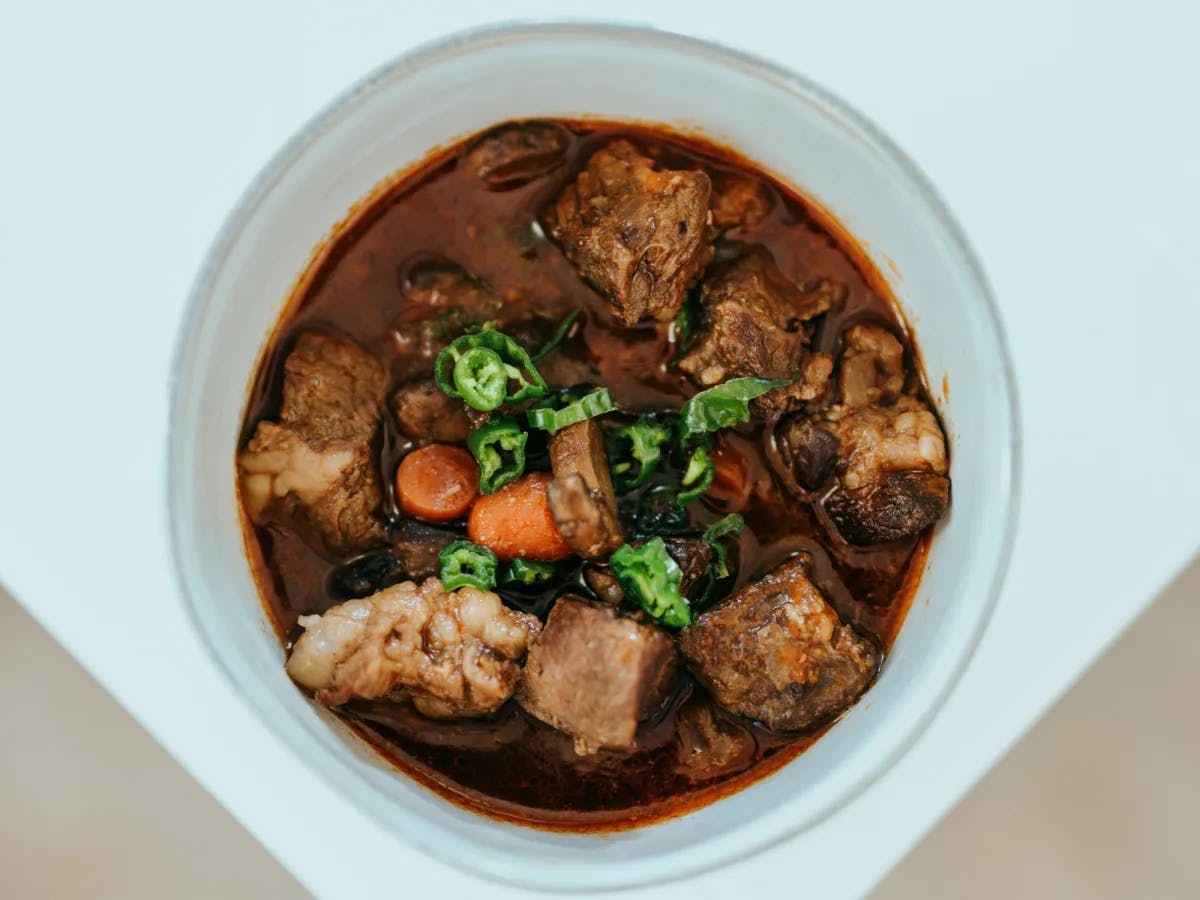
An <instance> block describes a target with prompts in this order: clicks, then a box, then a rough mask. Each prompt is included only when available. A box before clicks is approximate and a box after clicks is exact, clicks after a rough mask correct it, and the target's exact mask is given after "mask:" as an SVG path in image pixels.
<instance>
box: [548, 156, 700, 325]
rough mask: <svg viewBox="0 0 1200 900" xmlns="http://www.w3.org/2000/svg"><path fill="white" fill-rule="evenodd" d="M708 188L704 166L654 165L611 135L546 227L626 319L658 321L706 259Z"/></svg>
mask: <svg viewBox="0 0 1200 900" xmlns="http://www.w3.org/2000/svg"><path fill="white" fill-rule="evenodd" d="M711 190H712V184H711V182H710V180H709V177H708V175H707V174H705V173H704V172H701V171H672V170H659V169H655V163H654V160H652V159H651V158H650V157H648V156H645V155H644V154H642V153H640V152H639V151H638V150H637V149H636V148H635V147H634V146H633V144H631V143H630V142H629V141H626V140H616V141H612V142H611V143H609V144H606V145H605V146H604V147H602V148H601V149H599V150H597V151H596V152H595V153H593V154H592V156H591V158H590V159H589V160H588V163H587V166H586V167H585V168H584V169H583V171H581V172H580V173H579V177H578V178H577V179H576V180H575V181H574V182H573V183H572V184H570V185H568V186H567V187H566V188H565V189H564V190H563V192H562V193H561V194H559V196H558V198H557V200H556V201H555V202H554V204H553V205H552V206H551V208H550V209H549V210H548V211H547V212H546V214H545V225H546V230H547V233H548V234H549V235H550V236H551V238H553V239H554V240H555V241H556V242H557V243H558V244H559V246H560V247H561V248H562V251H563V253H564V254H566V256H567V258H568V259H570V260H571V261H572V262H573V263H575V265H576V267H577V268H578V269H579V271H580V273H581V274H582V275H583V277H584V278H585V279H587V280H588V281H589V282H590V283H591V284H592V286H593V287H595V288H596V289H597V290H598V291H600V293H602V294H603V295H604V296H605V297H607V298H608V300H609V302H610V303H611V304H612V308H613V312H614V313H615V314H616V315H617V316H618V317H619V318H620V319H621V320H622V321H623V322H624V323H625V324H627V325H632V324H634V323H635V322H637V321H638V320H640V319H642V318H647V317H649V318H652V319H657V320H659V321H663V322H665V321H669V320H670V319H672V318H674V317H675V314H676V313H677V312H679V308H680V307H681V306H682V305H683V301H684V297H685V295H686V293H687V290H688V288H689V287H691V286H692V284H693V283H694V282H695V281H696V279H697V278H698V277H699V275H700V273H701V272H702V271H703V270H704V267H705V266H706V265H708V262H709V260H711V259H712V253H713V248H712V239H713V234H714V231H713V228H712V224H711V223H712V216H711V214H710V212H709V209H708V199H709V194H710V193H711Z"/></svg>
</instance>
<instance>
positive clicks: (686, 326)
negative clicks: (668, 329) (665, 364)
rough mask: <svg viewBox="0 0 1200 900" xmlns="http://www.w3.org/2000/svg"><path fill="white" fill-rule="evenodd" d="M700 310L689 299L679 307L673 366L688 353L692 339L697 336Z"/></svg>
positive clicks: (676, 320)
mask: <svg viewBox="0 0 1200 900" xmlns="http://www.w3.org/2000/svg"><path fill="white" fill-rule="evenodd" d="M699 319H700V310H699V309H698V308H697V304H696V302H695V301H694V300H692V299H691V298H689V299H688V300H686V301H685V302H684V304H683V306H681V307H679V312H678V313H676V314H675V323H674V324H675V334H674V338H675V358H674V359H673V360H671V365H672V366H673V365H675V364H676V363H677V362H678V361H679V358H680V357H681V356H683V355H684V354H685V353H687V352H688V350H689V349H690V348H691V346H692V338H694V337H695V336H696V326H697V325H698V324H699Z"/></svg>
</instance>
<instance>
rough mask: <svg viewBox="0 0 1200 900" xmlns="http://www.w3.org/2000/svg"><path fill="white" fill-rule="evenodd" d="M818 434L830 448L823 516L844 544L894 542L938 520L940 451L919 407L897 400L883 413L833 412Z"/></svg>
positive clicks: (942, 490)
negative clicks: (833, 459)
mask: <svg viewBox="0 0 1200 900" xmlns="http://www.w3.org/2000/svg"><path fill="white" fill-rule="evenodd" d="M822 428H824V429H828V430H829V431H830V432H831V433H832V434H833V436H834V437H835V438H836V439H837V441H838V459H837V466H836V469H837V480H838V483H837V486H836V487H835V488H834V490H833V491H832V492H831V493H830V494H829V496H828V497H826V499H825V509H826V511H827V512H828V513H829V516H830V518H832V519H833V521H834V523H835V524H836V525H837V527H838V530H839V531H840V532H841V533H842V535H843V536H844V537H845V538H846V539H847V540H848V541H851V542H852V543H855V544H878V543H882V542H885V541H895V540H899V539H900V538H902V537H907V536H909V535H913V534H918V533H920V532H921V531H923V530H924V529H925V528H927V527H928V526H930V525H932V524H933V523H934V522H936V521H937V520H938V519H940V518H941V517H942V515H943V514H944V513H945V511H946V507H947V506H948V505H949V503H950V479H949V478H948V477H946V473H947V472H948V471H949V463H948V461H947V459H946V443H945V438H944V436H943V435H942V429H941V426H940V425H939V424H938V420H937V418H936V417H935V416H934V415H933V413H932V412H931V411H930V409H929V407H928V406H926V405H925V403H924V402H922V401H921V400H918V399H917V398H916V397H911V396H908V395H904V396H902V397H900V398H899V399H898V400H896V401H895V402H894V403H892V404H891V405H890V406H865V407H862V408H860V409H848V408H844V407H843V408H835V409H833V410H830V412H829V413H827V414H826V422H825V424H824V425H822Z"/></svg>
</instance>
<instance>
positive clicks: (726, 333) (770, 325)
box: [679, 250, 845, 417]
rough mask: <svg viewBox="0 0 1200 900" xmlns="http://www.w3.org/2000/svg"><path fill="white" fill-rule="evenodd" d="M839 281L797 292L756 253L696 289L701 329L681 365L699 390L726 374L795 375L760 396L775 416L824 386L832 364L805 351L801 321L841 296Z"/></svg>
mask: <svg viewBox="0 0 1200 900" xmlns="http://www.w3.org/2000/svg"><path fill="white" fill-rule="evenodd" d="M844 291H845V289H844V287H843V286H842V285H840V284H838V283H836V282H832V281H821V282H819V283H818V284H817V285H816V286H815V287H814V288H813V289H812V290H801V289H800V287H798V286H797V285H796V284H795V283H794V282H792V281H791V279H789V278H788V277H787V276H786V275H784V274H783V273H782V272H781V271H780V270H779V267H778V266H776V265H775V263H774V261H773V260H772V259H771V258H770V256H769V255H767V253H766V252H765V251H761V250H759V251H755V252H752V253H749V254H747V255H746V256H743V257H741V258H740V259H738V260H736V261H735V262H734V263H732V264H731V265H729V266H727V267H726V268H725V269H723V270H722V271H720V272H718V273H717V274H715V275H713V276H711V277H709V278H707V279H706V280H705V282H704V284H703V286H702V288H701V292H700V306H701V313H700V329H699V332H698V333H697V336H696V340H695V343H694V344H693V345H692V347H691V349H690V350H688V352H687V353H686V354H685V355H684V356H683V358H682V359H681V360H680V361H679V368H680V369H682V370H683V371H684V372H686V373H687V374H688V375H690V376H691V377H692V379H693V380H694V381H695V382H696V383H697V384H699V385H700V386H701V387H711V386H712V385H715V384H720V383H721V382H723V381H727V380H729V379H730V378H741V377H745V376H755V377H760V378H794V377H797V376H798V380H797V381H796V383H795V384H793V385H790V386H788V387H784V388H779V389H778V390H775V391H771V392H770V393H768V394H765V395H763V396H762V397H760V398H758V399H757V400H756V401H754V402H755V405H756V407H757V408H758V409H759V411H760V412H762V413H763V414H764V415H766V416H776V417H777V416H779V415H781V414H782V413H783V412H785V411H786V410H788V409H790V408H793V407H795V406H797V405H799V404H800V403H802V402H804V401H808V400H813V399H815V398H817V397H819V396H821V394H823V393H824V391H825V383H826V381H828V379H829V375H830V373H831V372H832V371H833V361H832V360H831V359H830V358H829V357H828V356H826V355H825V354H823V353H811V352H809V351H808V349H807V347H808V340H809V329H808V327H806V323H808V322H809V321H811V320H812V319H814V318H815V317H816V316H819V315H821V314H822V313H824V312H826V311H828V310H829V309H830V308H831V307H832V306H833V305H834V304H835V303H837V302H840V300H841V298H842V296H843V295H844Z"/></svg>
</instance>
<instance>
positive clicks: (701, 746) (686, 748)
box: [676, 698, 757, 782]
mask: <svg viewBox="0 0 1200 900" xmlns="http://www.w3.org/2000/svg"><path fill="white" fill-rule="evenodd" d="M677 721H678V725H679V739H678V740H679V742H678V744H677V745H676V746H677V748H678V751H679V765H680V767H681V768H682V769H683V772H684V774H685V775H686V776H687V777H688V778H689V779H691V780H692V781H694V782H700V781H709V780H710V779H713V778H719V777H721V776H722V775H732V774H734V773H735V772H740V771H742V770H744V769H746V768H749V766H750V765H751V763H753V762H754V753H755V750H756V749H757V744H756V742H755V740H754V735H752V734H751V733H750V730H749V729H748V728H746V727H745V726H744V725H742V724H740V723H738V722H735V721H732V720H731V719H729V718H727V717H726V716H725V715H723V714H722V713H721V711H720V709H718V708H717V707H716V706H715V705H714V704H713V703H712V702H711V701H709V700H707V699H697V698H693V699H691V700H689V701H688V702H687V704H686V705H685V706H684V707H683V709H681V710H680V711H679V718H678V719H677Z"/></svg>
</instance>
